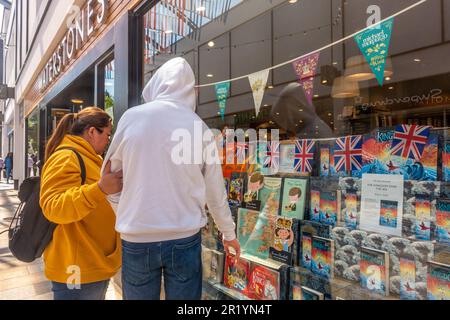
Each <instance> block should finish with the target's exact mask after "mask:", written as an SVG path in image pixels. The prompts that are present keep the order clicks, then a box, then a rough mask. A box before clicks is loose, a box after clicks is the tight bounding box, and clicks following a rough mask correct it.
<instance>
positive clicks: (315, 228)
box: [296, 220, 331, 269]
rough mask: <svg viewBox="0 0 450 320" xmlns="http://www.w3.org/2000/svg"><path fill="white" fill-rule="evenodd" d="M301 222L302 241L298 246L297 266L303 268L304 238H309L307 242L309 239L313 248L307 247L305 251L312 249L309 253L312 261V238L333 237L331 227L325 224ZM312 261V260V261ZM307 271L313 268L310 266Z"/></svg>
mask: <svg viewBox="0 0 450 320" xmlns="http://www.w3.org/2000/svg"><path fill="white" fill-rule="evenodd" d="M299 222H300V239H299V240H300V241H299V243H300V244H299V246H298V251H299V252H298V253H297V256H298V261H296V265H299V266H302V261H301V259H302V257H303V256H304V252H303V243H304V239H303V237H306V238H307V242H308V239H309V241H310V242H311V247H308V246H307V247H305V250H308V248H310V249H309V250H308V251H307V253H308V254H309V258H310V259H312V236H318V237H322V238H327V239H329V238H330V236H331V226H327V225H324V224H321V223H320V222H314V221H308V220H302V221H299ZM310 261H311V260H310ZM307 269H311V267H310V266H309V268H307Z"/></svg>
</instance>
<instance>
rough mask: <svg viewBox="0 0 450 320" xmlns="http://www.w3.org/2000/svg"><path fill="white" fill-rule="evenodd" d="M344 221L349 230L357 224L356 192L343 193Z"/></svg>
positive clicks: (357, 203) (357, 202) (357, 204)
mask: <svg viewBox="0 0 450 320" xmlns="http://www.w3.org/2000/svg"><path fill="white" fill-rule="evenodd" d="M344 203H345V209H344V222H345V226H346V227H347V228H349V229H350V230H355V229H356V228H357V226H358V211H359V210H358V206H359V201H358V194H357V193H356V192H347V193H346V194H345V201H344Z"/></svg>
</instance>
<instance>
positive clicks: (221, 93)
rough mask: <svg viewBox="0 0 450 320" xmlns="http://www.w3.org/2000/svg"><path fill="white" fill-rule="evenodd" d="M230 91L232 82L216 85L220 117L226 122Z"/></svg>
mask: <svg viewBox="0 0 450 320" xmlns="http://www.w3.org/2000/svg"><path fill="white" fill-rule="evenodd" d="M229 91H230V82H222V83H218V84H216V96H217V101H218V102H219V110H220V117H221V118H222V120H225V108H226V106H227V99H228V92H229Z"/></svg>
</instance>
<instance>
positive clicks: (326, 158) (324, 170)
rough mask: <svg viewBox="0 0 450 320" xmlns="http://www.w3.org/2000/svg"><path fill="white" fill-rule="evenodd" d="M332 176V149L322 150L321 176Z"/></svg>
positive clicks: (325, 148) (324, 148)
mask: <svg viewBox="0 0 450 320" xmlns="http://www.w3.org/2000/svg"><path fill="white" fill-rule="evenodd" d="M329 175H330V148H329V147H322V148H320V176H321V177H328V176H329Z"/></svg>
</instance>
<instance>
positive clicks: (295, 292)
mask: <svg viewBox="0 0 450 320" xmlns="http://www.w3.org/2000/svg"><path fill="white" fill-rule="evenodd" d="M291 290H292V293H291V300H296V301H297V300H302V287H301V286H300V285H298V284H293V285H291Z"/></svg>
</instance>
